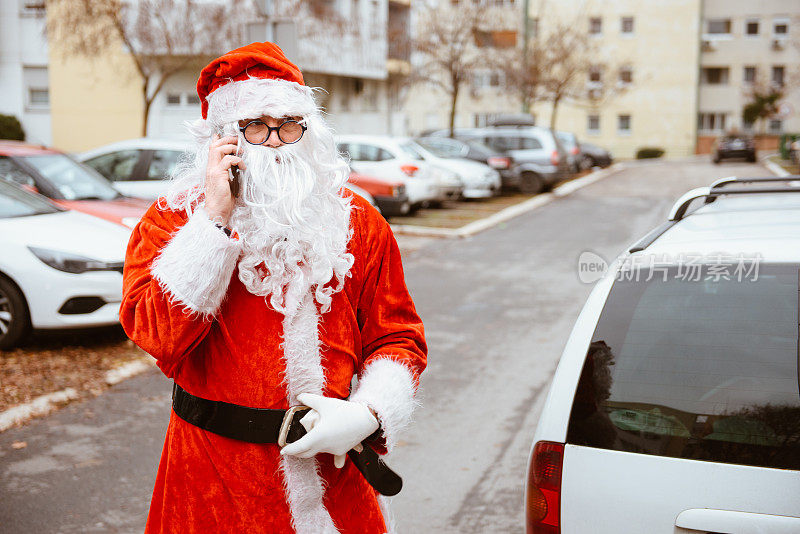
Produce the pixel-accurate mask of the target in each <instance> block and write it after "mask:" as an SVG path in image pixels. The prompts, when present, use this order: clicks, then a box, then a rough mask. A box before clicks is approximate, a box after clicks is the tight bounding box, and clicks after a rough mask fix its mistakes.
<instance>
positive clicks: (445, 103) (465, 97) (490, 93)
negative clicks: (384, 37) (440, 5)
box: [405, 0, 524, 134]
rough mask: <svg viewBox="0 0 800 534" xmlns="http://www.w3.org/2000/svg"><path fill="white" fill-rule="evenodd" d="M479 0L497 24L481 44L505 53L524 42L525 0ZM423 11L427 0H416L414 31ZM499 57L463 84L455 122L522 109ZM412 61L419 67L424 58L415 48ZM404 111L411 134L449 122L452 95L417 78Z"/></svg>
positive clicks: (479, 121) (480, 122)
mask: <svg viewBox="0 0 800 534" xmlns="http://www.w3.org/2000/svg"><path fill="white" fill-rule="evenodd" d="M440 1H442V2H452V3H457V1H453V0H440ZM475 1H476V2H477V3H480V4H482V5H483V9H484V12H485V13H484V17H483V18H484V19H485V20H487V21H491V22H492V28H493V29H491V30H490V31H487V32H485V34H484V35H483V36H482V37H481V38H480V39H479V40H478V41H476V46H479V47H483V48H484V51H487V49H488V51H489V52H490V53H491V52H492V51H496V52H498V53H497V54H496V56H497V57H502V55H503V53H504V52H507V51H509V50H510V49H513V48H514V47H516V46H519V45H520V44H521V32H520V26H521V21H522V7H523V5H524V2H523V0H475ZM422 16H424V3H423V2H417V3H416V4H415V6H414V8H413V13H412V22H413V24H412V27H413V30H412V31H413V32H417V31H419V29H420V26H421V24H420V17H422ZM499 61H500V60H496V61H488V62H487V63H486V65H485V66H484V67H482V68H480V69H477V71H476V72H475V73H474V75H473V76H472V77H471V78H470V79H469V80H467V81H466V83H464V84H463V86H462V88H461V91H460V93H459V96H458V101H457V106H456V116H455V126H456V128H461V127H471V126H484V125H485V124H486V123H487V121H488V120H490V119H491V118H492V117H493V116H494V115H500V114H507V113H514V112H518V111H519V109H520V100H519V98H518V97H517V95H515V94H513V93H512V92H510V91H509V90H508V84H507V83H506V79H505V73H504V69H503V65H502V64H500V62H499ZM411 62H412V64H414V65H415V68H422V67H421V66H422V65H423V64H424V62H425V58H424V57H423V56H422V55H421V54H419V53H415V54H413V57H412V58H411ZM405 112H406V115H407V118H408V124H407V126H408V131H409V133H411V134H418V133H421V132H423V131H428V130H438V129H441V128H446V127H447V126H448V125H449V120H450V97H449V96H448V94H447V93H446V92H444V91H443V90H442V89H441V88H438V87H436V86H434V85H431V84H425V83H417V84H414V85H412V86H411V87H409V88H408V90H407V92H406V97H405Z"/></svg>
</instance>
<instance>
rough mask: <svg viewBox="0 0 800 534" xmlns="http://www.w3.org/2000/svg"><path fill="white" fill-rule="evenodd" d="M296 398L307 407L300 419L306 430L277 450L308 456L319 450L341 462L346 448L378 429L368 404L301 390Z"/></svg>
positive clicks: (348, 448) (315, 453)
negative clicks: (305, 412) (306, 431)
mask: <svg viewBox="0 0 800 534" xmlns="http://www.w3.org/2000/svg"><path fill="white" fill-rule="evenodd" d="M297 400H298V401H300V402H301V403H303V404H304V405H306V406H308V407H309V408H311V410H309V412H308V413H307V414H306V415H304V416H303V418H302V419H300V423H301V424H302V425H303V426H304V427H305V428H306V430H308V433H307V434H306V435H305V436H303V437H302V438H300V439H298V440H297V441H295V442H294V443H290V444H288V445H286V446H285V447H283V448H282V449H281V454H288V455H291V456H297V457H298V458H311V457H312V456H315V455H317V454H319V453H321V452H327V453H329V454H333V455H334V462H333V463H334V465H335V466H336V467H338V468H341V467H342V466H344V461H345V457H346V455H347V451H349V450H350V449H352V448H354V447H356V446H357V445H359V444H360V443H361V442H362V441H364V439H365V438H366V437H367V436H369V435H370V434H372V433H373V432H375V431H376V430H378V427H379V426H380V424H379V423H378V419H377V418H376V417H375V416H374V415H373V414H372V411H370V409H369V408H367V407H366V406H365V405H363V404H359V403H357V402H350V401H346V400H341V399H333V398H330V397H323V396H321V395H315V394H313V393H301V394H300V395H298V396H297Z"/></svg>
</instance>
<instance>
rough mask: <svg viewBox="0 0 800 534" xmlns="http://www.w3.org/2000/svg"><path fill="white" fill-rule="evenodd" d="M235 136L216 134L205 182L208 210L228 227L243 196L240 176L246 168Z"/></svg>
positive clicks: (209, 155) (211, 146)
mask: <svg viewBox="0 0 800 534" xmlns="http://www.w3.org/2000/svg"><path fill="white" fill-rule="evenodd" d="M238 153H239V146H238V139H237V136H235V135H225V136H220V134H219V132H214V135H213V137H212V139H211V144H210V146H209V151H208V166H207V169H206V180H205V191H204V192H205V208H206V212H207V213H208V216H209V217H210V218H211V219H212V220H216V221H217V222H221V223H223V224H227V222H228V220H229V219H230V216H231V213H232V212H233V208H234V206H235V204H236V197H237V195H238V194H239V185H240V180H239V173H240V172H241V171H243V170H246V166H245V164H244V161H243V160H242V158H241V157H239V156H238V155H237V154H238Z"/></svg>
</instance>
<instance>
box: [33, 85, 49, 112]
mask: <svg viewBox="0 0 800 534" xmlns="http://www.w3.org/2000/svg"><path fill="white" fill-rule="evenodd" d="M48 106H50V91H48V90H47V89H34V88H33V87H29V88H28V107H31V108H46V107H48Z"/></svg>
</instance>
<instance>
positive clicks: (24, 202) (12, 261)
mask: <svg viewBox="0 0 800 534" xmlns="http://www.w3.org/2000/svg"><path fill="white" fill-rule="evenodd" d="M129 237H130V230H128V229H126V228H124V227H122V226H120V225H117V224H114V223H111V222H108V221H104V220H102V219H99V218H96V217H93V216H91V215H86V214H83V213H78V212H76V211H65V210H63V209H61V208H58V207H56V206H54V205H53V204H52V203H50V202H49V201H47V200H46V199H44V198H43V197H40V196H38V195H34V194H32V193H29V192H27V191H24V190H23V189H22V188H20V187H18V186H16V185H12V184H10V183H6V182H2V181H0V250H2V254H0V349H7V348H9V347H11V346H13V345H14V344H15V343H16V342H17V341H19V340H20V339H21V338H22V337H23V336H24V335H25V334H26V333H27V331H28V330H29V329H30V328H31V327H33V328H46V329H50V328H82V327H88V326H102V325H110V324H114V323H117V322H118V321H119V315H118V314H119V305H120V302H121V301H122V266H123V262H124V260H125V249H126V247H127V244H128V238H129Z"/></svg>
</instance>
